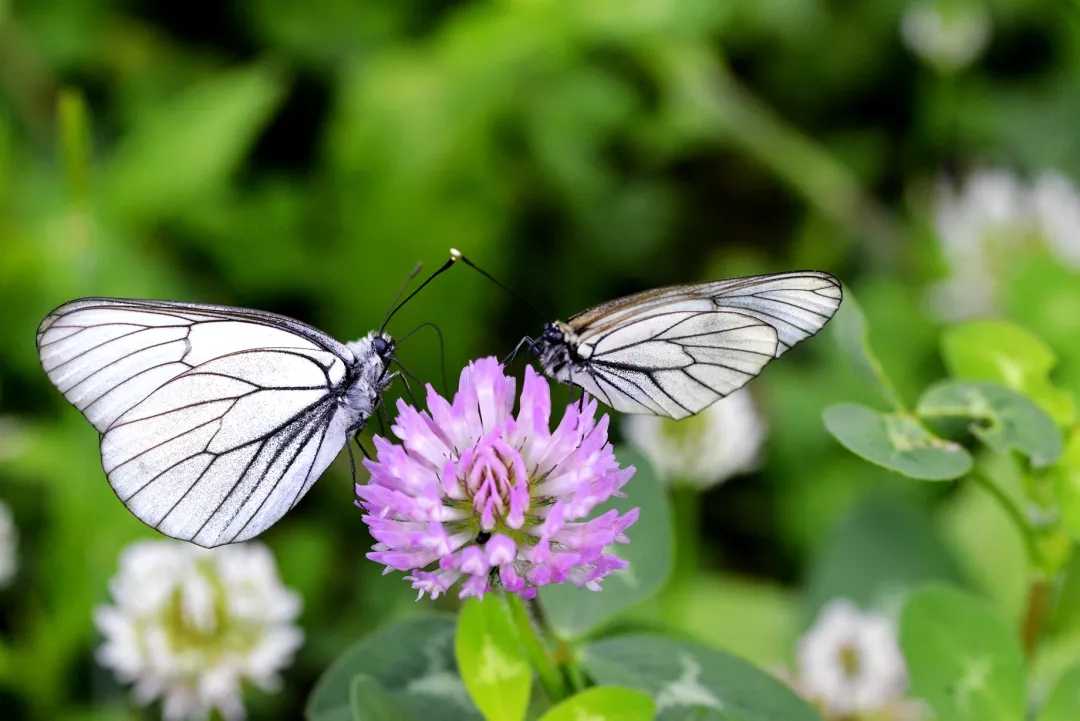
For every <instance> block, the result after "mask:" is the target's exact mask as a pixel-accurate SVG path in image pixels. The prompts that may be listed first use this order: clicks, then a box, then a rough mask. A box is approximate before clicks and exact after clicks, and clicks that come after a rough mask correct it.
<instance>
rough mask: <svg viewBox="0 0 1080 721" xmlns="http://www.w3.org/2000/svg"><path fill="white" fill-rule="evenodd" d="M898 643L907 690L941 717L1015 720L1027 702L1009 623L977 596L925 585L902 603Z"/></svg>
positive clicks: (1020, 659)
mask: <svg viewBox="0 0 1080 721" xmlns="http://www.w3.org/2000/svg"><path fill="white" fill-rule="evenodd" d="M900 644H901V646H902V648H903V651H904V657H905V658H906V659H907V663H908V670H909V673H910V676H911V689H912V693H913V694H914V695H915V696H917V697H919V698H922V699H924V700H925V701H926V702H927V703H928V704H929V705H930V707H931V708H932V709H933V711H934V712H935V713H936V714H937V716H936V717H937V718H939V719H941V721H1015V720H1016V719H1020V718H1023V717H1024V713H1025V708H1026V705H1027V699H1026V692H1025V677H1026V673H1025V664H1024V655H1023V652H1022V651H1021V649H1020V644H1019V641H1018V639H1017V637H1016V635H1015V633H1014V632H1013V630H1012V629H1011V628H1009V625H1008V624H1006V623H1005V622H1004V621H1003V620H1002V619H1001V618H1000V617H999V616H997V615H996V614H995V613H994V611H993V610H992V609H991V608H990V607H989V606H987V605H986V603H985V602H983V601H982V600H980V599H979V598H977V597H975V596H972V595H970V594H967V593H963V592H961V591H957V590H953V589H950V588H947V587H934V588H927V589H924V590H922V591H920V592H918V593H916V594H914V595H913V596H912V597H911V598H910V599H909V600H908V602H907V604H906V605H905V606H904V611H903V615H902V617H901V621H900Z"/></svg>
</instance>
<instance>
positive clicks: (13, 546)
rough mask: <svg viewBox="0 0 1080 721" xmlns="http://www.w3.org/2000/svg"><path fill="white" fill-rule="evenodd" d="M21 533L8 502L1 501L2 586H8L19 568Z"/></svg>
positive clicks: (0, 572) (0, 578)
mask: <svg viewBox="0 0 1080 721" xmlns="http://www.w3.org/2000/svg"><path fill="white" fill-rule="evenodd" d="M18 550H19V535H18V529H17V528H16V526H15V518H14V516H13V515H12V513H11V509H10V508H8V507H7V504H6V503H3V502H2V501H0V587H3V586H7V585H8V584H9V583H11V579H13V578H14V577H15V570H16V569H17V568H18V563H19V561H18V558H19V555H18Z"/></svg>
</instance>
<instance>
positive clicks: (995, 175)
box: [931, 169, 1080, 319]
mask: <svg viewBox="0 0 1080 721" xmlns="http://www.w3.org/2000/svg"><path fill="white" fill-rule="evenodd" d="M934 224H935V229H936V230H937V235H938V238H939V239H940V242H941V248H942V253H943V255H944V257H945V261H946V264H947V265H948V267H949V277H948V279H946V280H945V281H944V282H942V283H939V284H938V285H936V286H935V287H934V288H933V289H932V290H931V302H932V304H933V305H934V307H935V308H936V309H937V311H938V312H939V314H940V315H942V316H943V317H945V318H950V319H960V318H967V317H971V316H974V315H980V314H986V313H990V312H992V311H994V309H995V306H996V301H997V296H998V293H999V286H1000V283H1001V278H1002V276H1003V275H1004V274H1005V272H1006V271H1007V269H1008V267H1009V264H1010V263H1012V262H1014V260H1015V255H1016V253H1017V252H1023V251H1026V250H1036V249H1044V250H1047V251H1049V252H1050V253H1052V254H1053V255H1054V256H1056V257H1057V258H1058V259H1059V260H1060V261H1062V262H1063V263H1066V264H1068V265H1070V266H1072V267H1076V268H1080V193H1078V192H1077V189H1076V187H1075V186H1074V185H1073V183H1072V182H1071V181H1070V180H1069V179H1068V178H1066V177H1065V176H1064V175H1062V174H1060V173H1057V172H1054V171H1044V172H1042V173H1041V174H1040V175H1039V176H1038V177H1036V179H1035V180H1034V181H1033V182H1030V183H1029V182H1025V181H1024V180H1023V179H1021V178H1019V177H1017V176H1016V175H1015V174H1013V173H1011V172H1009V171H1006V170H1001V169H981V170H977V171H975V172H973V173H971V175H969V176H968V177H967V179H966V180H965V181H964V182H963V184H962V185H960V186H957V185H956V184H954V183H952V182H950V181H947V180H942V181H941V182H940V183H939V184H938V190H937V195H936V198H935V208H934Z"/></svg>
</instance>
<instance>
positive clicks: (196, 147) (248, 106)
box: [101, 66, 284, 220]
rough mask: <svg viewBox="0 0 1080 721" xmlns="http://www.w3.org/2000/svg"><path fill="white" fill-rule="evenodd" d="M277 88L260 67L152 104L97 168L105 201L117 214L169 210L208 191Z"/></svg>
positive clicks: (252, 133) (245, 143)
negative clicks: (100, 175)
mask: <svg viewBox="0 0 1080 721" xmlns="http://www.w3.org/2000/svg"><path fill="white" fill-rule="evenodd" d="M283 90H284V87H283V84H282V82H281V80H280V78H279V77H278V76H277V74H276V73H275V72H274V71H273V70H272V69H270V68H268V67H264V66H253V67H250V68H244V69H240V70H233V71H230V72H228V73H222V74H220V75H217V76H214V77H212V78H210V79H208V80H205V81H203V82H201V83H197V84H195V85H193V86H192V87H190V88H187V89H185V90H184V92H183V93H181V94H179V95H177V96H176V97H174V98H172V99H171V100H170V101H169V102H168V103H164V104H162V105H160V106H158V107H156V108H155V109H154V110H153V112H151V113H148V114H147V115H146V116H145V117H143V118H140V120H139V123H138V124H137V125H136V126H135V127H133V128H131V129H130V131H129V132H128V133H127V135H126V136H125V138H124V141H123V142H122V143H120V144H119V145H118V146H117V148H116V150H115V152H114V154H113V155H112V156H111V157H110V158H109V159H108V161H107V162H106V163H105V165H104V167H103V168H102V171H101V173H102V177H101V188H102V190H101V192H102V194H103V201H104V203H105V204H106V206H107V207H108V208H109V209H111V210H113V211H114V212H116V213H117V214H118V215H120V216H122V217H129V218H134V219H138V220H145V219H147V218H151V217H160V216H166V217H167V216H169V215H172V214H174V213H176V212H178V211H179V210H182V209H184V208H185V206H188V205H189V204H193V203H197V202H199V201H203V200H205V199H206V198H207V197H212V195H211V194H213V193H214V192H215V191H217V192H220V190H218V189H219V188H220V186H221V184H222V183H223V182H224V181H225V180H226V178H227V177H228V175H229V174H230V172H231V171H233V170H234V168H235V167H236V165H237V164H238V163H239V162H240V160H241V159H242V158H243V155H244V152H245V151H246V150H247V149H248V148H249V147H250V145H251V143H252V142H253V141H254V139H255V137H256V134H257V133H258V132H259V130H260V129H261V128H262V126H263V124H264V123H265V122H266V121H267V119H268V118H269V117H270V114H271V113H272V112H273V110H274V107H275V106H276V105H277V103H278V101H279V100H280V98H281V95H282V92H283Z"/></svg>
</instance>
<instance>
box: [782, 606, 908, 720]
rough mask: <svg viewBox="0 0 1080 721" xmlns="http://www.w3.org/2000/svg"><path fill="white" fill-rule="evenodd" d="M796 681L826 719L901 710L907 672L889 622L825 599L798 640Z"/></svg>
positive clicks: (801, 690) (893, 630) (891, 624)
mask: <svg viewBox="0 0 1080 721" xmlns="http://www.w3.org/2000/svg"><path fill="white" fill-rule="evenodd" d="M796 681H797V684H796V685H797V687H798V689H799V690H800V692H801V693H803V695H805V696H806V697H807V698H809V699H811V700H812V701H814V702H816V703H818V704H820V705H821V706H822V707H823V708H824V710H825V712H826V713H827V714H828V715H830V716H836V717H847V716H851V715H853V714H863V713H871V712H880V711H887V710H889V709H891V708H896V709H901V708H903V707H904V706H905V704H904V694H905V692H906V690H907V669H906V667H905V665H904V658H903V656H902V655H901V654H900V648H899V645H898V644H897V641H896V630H895V628H894V626H893V623H892V622H891V621H890V620H889V619H888V618H887V617H885V616H881V615H878V614H874V613H865V612H863V611H860V610H859V609H858V608H856V607H855V605H854V604H852V603H851V602H850V601H847V600H844V599H838V600H834V601H830V602H829V603H828V605H826V606H825V608H824V609H823V610H822V612H821V614H820V615H819V616H818V619H817V621H816V622H815V623H814V625H813V627H812V628H811V629H810V630H809V631H807V632H806V635H804V636H803V637H802V639H800V641H799V648H798V671H797V679H796Z"/></svg>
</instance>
